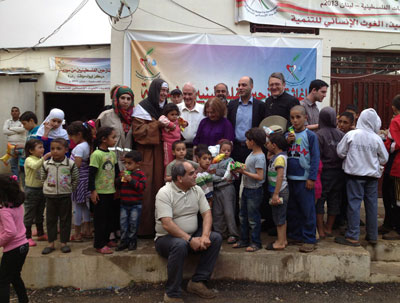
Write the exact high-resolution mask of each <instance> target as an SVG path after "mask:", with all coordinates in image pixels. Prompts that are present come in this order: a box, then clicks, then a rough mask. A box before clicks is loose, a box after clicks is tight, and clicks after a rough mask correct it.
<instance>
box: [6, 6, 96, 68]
mask: <svg viewBox="0 0 400 303" xmlns="http://www.w3.org/2000/svg"><path fill="white" fill-rule="evenodd" d="M88 2H89V0H83V1H82V2H81V3H80V4H79V5H78V6H77V7H76V8H75V9H74V11H73V12H72V13H71V14H70V15H69V16H68V18H67V19H65V21H64V22H63V23H61V24H60V26H58V27H57V28H56V29H55V30H54V31H53V32H52V33H51V34H50V35H48V36H46V37H42V38H40V39H39V41H38V43H36V44H35V45H34V46H32V47H27V48H24V49H22V50H21V51H20V52H19V53H18V54H16V55H14V56H11V57H9V58H6V59H0V61H8V60H12V59H14V58H16V57H18V56H20V55H22V54H23V53H25V52H27V51H28V50H30V49H32V48H35V47H38V46H39V45H41V44H43V43H45V42H46V41H47V40H48V39H49V38H51V37H52V36H54V35H55V34H57V33H58V32H59V30H60V29H61V28H62V27H63V26H64V25H65V24H66V23H67V22H68V21H70V20H71V19H72V18H73V17H74V16H75V15H76V14H77V13H78V12H79V11H80V10H81V9H82V8H83V7H84V6H85V5H86V4H87V3H88Z"/></svg>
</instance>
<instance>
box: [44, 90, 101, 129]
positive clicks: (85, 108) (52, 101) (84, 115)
mask: <svg viewBox="0 0 400 303" xmlns="http://www.w3.org/2000/svg"><path fill="white" fill-rule="evenodd" d="M43 99H44V118H46V117H47V115H48V114H49V112H50V110H51V109H52V108H59V109H61V110H63V111H64V113H65V121H66V123H67V124H69V123H71V122H73V121H76V120H80V121H87V120H90V119H93V120H94V119H96V118H97V117H98V116H99V114H100V113H101V112H102V111H103V107H104V99H105V94H92V93H88V94H82V93H43Z"/></svg>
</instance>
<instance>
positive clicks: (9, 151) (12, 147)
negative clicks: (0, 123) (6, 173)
mask: <svg viewBox="0 0 400 303" xmlns="http://www.w3.org/2000/svg"><path fill="white" fill-rule="evenodd" d="M14 150H15V145H13V144H10V143H7V153H6V154H5V155H4V156H3V157H1V158H0V160H1V161H3V163H4V165H6V166H7V165H8V161H9V160H10V158H12V157H14V156H13V154H14Z"/></svg>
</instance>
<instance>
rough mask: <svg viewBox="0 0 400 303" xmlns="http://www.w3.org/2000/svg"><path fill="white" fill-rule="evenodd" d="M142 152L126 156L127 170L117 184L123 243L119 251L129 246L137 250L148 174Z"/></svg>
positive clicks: (135, 151) (133, 152)
mask: <svg viewBox="0 0 400 303" xmlns="http://www.w3.org/2000/svg"><path fill="white" fill-rule="evenodd" d="M141 162H142V154H141V153H140V152H139V151H137V150H133V151H130V152H128V153H127V154H126V155H125V157H124V165H125V169H126V170H125V171H123V172H121V173H120V177H121V178H119V179H118V180H117V182H116V183H117V186H118V187H119V188H120V189H121V192H120V193H121V196H120V200H121V206H120V210H121V212H120V213H121V216H120V224H121V243H120V244H119V246H118V247H117V250H118V251H121V250H124V249H126V248H128V250H136V247H137V230H138V227H139V223H140V214H141V212H142V200H143V192H144V190H145V188H146V176H145V175H144V173H143V171H142V170H141V169H140V164H141Z"/></svg>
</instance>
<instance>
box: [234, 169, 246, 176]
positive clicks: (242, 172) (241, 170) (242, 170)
mask: <svg viewBox="0 0 400 303" xmlns="http://www.w3.org/2000/svg"><path fill="white" fill-rule="evenodd" d="M234 172H238V173H239V174H243V175H244V174H245V170H244V169H243V168H236V169H235V170H234Z"/></svg>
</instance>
